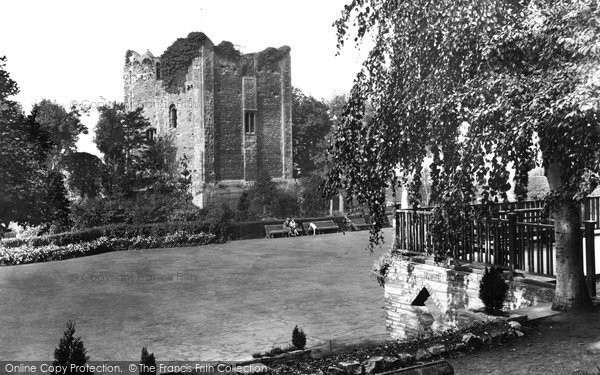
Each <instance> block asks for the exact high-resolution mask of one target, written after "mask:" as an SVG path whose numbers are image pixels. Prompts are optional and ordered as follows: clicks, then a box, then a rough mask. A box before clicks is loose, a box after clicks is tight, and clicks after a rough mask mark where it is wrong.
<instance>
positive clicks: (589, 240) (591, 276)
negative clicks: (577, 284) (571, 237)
mask: <svg viewBox="0 0 600 375" xmlns="http://www.w3.org/2000/svg"><path fill="white" fill-rule="evenodd" d="M583 225H584V235H585V272H586V278H585V280H586V282H587V286H588V290H589V292H590V296H592V297H596V254H595V252H596V249H595V246H594V245H595V244H594V241H595V238H594V237H595V236H594V229H596V222H595V221H593V220H585V221H584V222H583Z"/></svg>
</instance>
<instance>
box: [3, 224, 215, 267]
mask: <svg viewBox="0 0 600 375" xmlns="http://www.w3.org/2000/svg"><path fill="white" fill-rule="evenodd" d="M216 240H217V236H215V235H213V234H207V233H205V232H200V233H188V232H184V231H181V230H180V231H175V232H174V233H171V234H167V235H164V236H157V235H148V236H145V235H140V234H138V235H136V236H132V237H116V238H111V237H107V236H102V237H99V238H97V239H94V240H91V241H88V242H79V243H71V244H66V245H57V244H53V243H50V244H47V245H41V246H31V245H30V244H28V243H24V244H21V245H20V246H16V247H6V246H2V245H0V265H1V266H12V265H17V264H27V263H36V262H48V261H53V260H63V259H70V258H78V257H82V256H88V255H95V254H102V253H107V252H111V251H124V250H132V249H152V248H158V247H178V246H179V247H180V246H201V245H206V244H209V243H212V242H215V241H216Z"/></svg>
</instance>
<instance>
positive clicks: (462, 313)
mask: <svg viewBox="0 0 600 375" xmlns="http://www.w3.org/2000/svg"><path fill="white" fill-rule="evenodd" d="M482 277H483V270H482V269H478V268H471V269H469V268H467V267H460V268H459V269H453V268H446V267H442V266H439V265H436V264H435V263H434V262H433V261H432V260H425V259H423V258H418V257H413V258H394V259H393V260H391V261H390V262H389V263H388V266H387V272H386V276H385V279H384V283H385V284H384V288H385V309H386V328H387V331H388V335H389V337H390V338H392V339H398V340H404V339H409V338H415V337H417V336H419V335H421V334H424V333H427V332H436V331H437V332H439V331H444V330H448V329H462V328H465V327H466V326H468V325H469V324H470V322H471V319H472V316H471V314H470V312H471V311H473V310H479V309H482V308H483V307H484V305H483V303H482V302H481V300H480V299H479V286H480V283H481V279H482ZM508 284H509V291H508V296H507V299H506V301H505V305H504V310H514V309H518V308H522V307H527V306H531V305H535V304H537V303H541V302H550V301H551V300H552V297H553V295H554V289H553V288H551V287H547V286H542V285H533V284H525V283H522V282H519V281H508Z"/></svg>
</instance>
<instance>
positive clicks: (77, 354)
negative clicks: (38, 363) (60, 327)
mask: <svg viewBox="0 0 600 375" xmlns="http://www.w3.org/2000/svg"><path fill="white" fill-rule="evenodd" d="M74 335H75V324H73V323H72V322H71V321H69V322H67V329H66V330H65V332H64V333H63V336H62V337H61V338H60V341H59V343H58V347H57V348H56V349H54V363H53V365H54V366H61V368H65V369H66V372H60V374H63V375H69V374H85V375H88V374H93V372H92V371H85V372H82V371H74V370H75V369H72V368H71V365H75V366H84V365H85V364H86V363H87V361H88V359H90V357H89V356H87V350H86V349H85V347H84V345H83V341H81V337H77V338H75V336H74ZM54 373H55V374H58V372H54Z"/></svg>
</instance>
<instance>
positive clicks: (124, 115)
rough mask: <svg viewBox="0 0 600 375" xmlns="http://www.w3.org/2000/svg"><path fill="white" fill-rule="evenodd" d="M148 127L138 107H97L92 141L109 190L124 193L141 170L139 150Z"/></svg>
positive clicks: (145, 144) (142, 148)
mask: <svg viewBox="0 0 600 375" xmlns="http://www.w3.org/2000/svg"><path fill="white" fill-rule="evenodd" d="M148 127H150V123H149V122H148V120H147V119H146V118H145V117H144V116H143V115H142V108H138V109H136V110H134V111H131V112H127V111H126V110H125V105H123V104H113V105H111V106H106V107H102V108H100V118H99V120H98V124H97V125H96V134H95V138H94V142H95V143H96V145H97V147H98V150H100V152H102V153H103V154H104V164H105V165H106V168H107V171H106V175H105V187H106V189H107V191H108V192H109V193H110V192H120V193H127V192H128V191H130V189H131V188H132V187H133V186H132V184H133V182H135V179H136V172H138V171H140V170H141V169H143V166H144V163H145V161H144V158H143V151H144V150H145V149H146V147H147V146H148V144H149V142H148V140H147V139H146V135H145V130H146V129H147V128H148Z"/></svg>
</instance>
